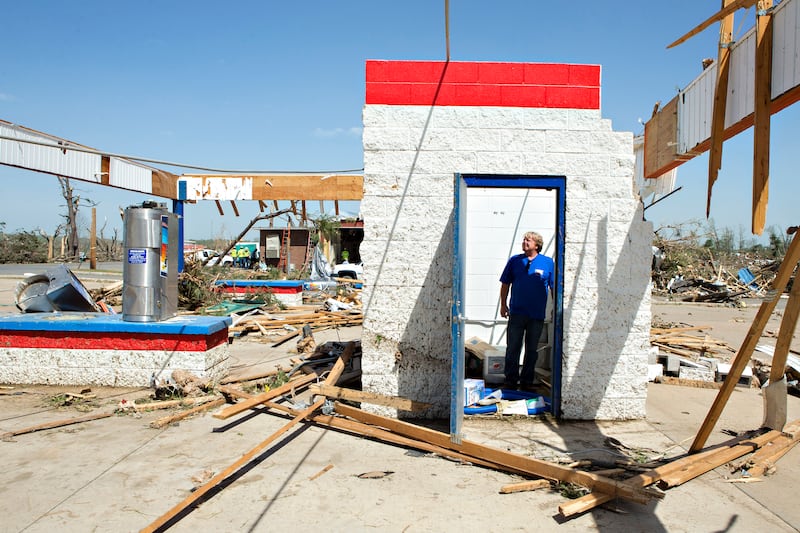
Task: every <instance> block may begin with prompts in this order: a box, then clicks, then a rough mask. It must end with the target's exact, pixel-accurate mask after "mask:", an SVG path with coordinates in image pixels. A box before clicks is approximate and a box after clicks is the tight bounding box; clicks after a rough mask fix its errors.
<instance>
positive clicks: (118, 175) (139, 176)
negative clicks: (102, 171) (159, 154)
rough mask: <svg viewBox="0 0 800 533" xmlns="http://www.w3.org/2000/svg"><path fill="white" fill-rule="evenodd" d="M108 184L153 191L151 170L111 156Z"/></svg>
mask: <svg viewBox="0 0 800 533" xmlns="http://www.w3.org/2000/svg"><path fill="white" fill-rule="evenodd" d="M108 184H109V185H113V186H114V187H121V188H123V189H129V190H132V191H141V192H144V193H148V194H149V193H152V192H153V171H152V169H150V168H147V167H143V166H141V165H137V164H134V163H131V162H130V161H125V160H124V159H119V158H117V157H112V158H111V162H110V164H109V176H108Z"/></svg>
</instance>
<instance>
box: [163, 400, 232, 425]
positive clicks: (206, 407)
mask: <svg viewBox="0 0 800 533" xmlns="http://www.w3.org/2000/svg"><path fill="white" fill-rule="evenodd" d="M224 403H225V398H216V399H214V400H211V401H209V402H206V403H203V404H200V405H198V406H196V407H192V408H191V409H187V410H186V411H183V412H181V413H177V414H174V415H169V416H162V417H161V418H159V419H158V420H153V421H152V422H150V427H151V428H156V429H159V428H163V427H164V426H168V425H169V424H172V423H174V422H178V421H179V420H183V419H184V418H188V417H190V416H192V415H195V414H197V413H202V412H203V411H207V410H209V409H213V408H214V407H219V406H220V405H223V404H224Z"/></svg>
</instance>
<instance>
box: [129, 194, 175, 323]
mask: <svg viewBox="0 0 800 533" xmlns="http://www.w3.org/2000/svg"><path fill="white" fill-rule="evenodd" d="M123 248H124V254H125V255H124V257H123V258H122V285H123V287H122V320H126V321H129V322H158V321H160V320H166V319H168V318H170V317H173V316H175V313H176V312H177V309H178V217H177V215H175V214H174V213H170V212H169V210H167V207H166V204H163V203H162V204H159V203H156V202H144V203H142V205H132V206H130V207H128V208H127V209H125V215H124V233H123Z"/></svg>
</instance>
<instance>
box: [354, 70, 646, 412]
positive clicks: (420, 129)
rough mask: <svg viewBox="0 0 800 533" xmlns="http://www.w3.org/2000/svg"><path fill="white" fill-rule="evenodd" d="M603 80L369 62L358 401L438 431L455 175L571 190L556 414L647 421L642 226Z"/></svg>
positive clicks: (627, 148)
mask: <svg viewBox="0 0 800 533" xmlns="http://www.w3.org/2000/svg"><path fill="white" fill-rule="evenodd" d="M599 80H600V68H599V67H598V66H585V65H544V64H519V63H462V62H455V63H454V62H451V63H449V64H447V65H446V66H445V63H443V62H405V61H369V62H367V96H366V105H365V107H364V112H363V123H364V134H363V144H364V198H363V201H362V204H361V212H362V215H363V217H364V220H365V226H364V241H363V242H362V244H361V250H360V253H361V257H362V259H363V261H364V267H365V269H364V270H365V277H366V278H367V280H368V283H367V286H366V288H365V290H364V294H363V301H364V302H365V304H366V306H367V308H366V315H365V318H364V331H363V336H362V352H363V358H362V371H363V376H362V381H363V385H364V388H365V390H371V391H374V392H380V393H383V394H391V395H400V396H404V397H408V398H411V399H414V400H418V401H423V402H430V403H433V404H434V406H435V407H434V408H433V409H430V410H428V411H426V412H425V413H424V414H422V415H421V416H425V417H446V416H448V413H449V401H450V369H451V354H450V350H451V334H450V331H451V329H450V318H449V317H450V297H451V288H452V272H453V259H454V252H453V197H454V196H453V183H454V174H455V173H463V174H485V175H498V174H517V175H520V174H521V175H554V176H566V181H567V190H566V216H565V226H566V229H565V250H564V289H563V344H562V348H563V350H562V352H563V359H562V362H561V373H562V389H561V398H562V402H561V409H562V414H563V416H564V417H565V418H569V419H630V418H640V417H643V416H644V415H645V399H646V394H647V388H646V384H647V352H648V347H649V332H650V318H651V316H650V288H649V280H650V263H651V258H650V255H651V247H650V246H651V240H652V227H651V224H650V223H649V222H644V221H643V216H642V206H641V202H640V200H639V197H638V195H637V194H636V193H635V191H634V186H633V175H634V170H633V165H634V153H633V137H632V134H631V133H627V132H614V131H612V129H611V124H610V122H609V121H607V120H604V119H602V118H601V115H600V109H599V107H600V106H599V102H600V84H599ZM434 102H435V105H433V104H434ZM515 253H518V252H517V251H516V250H515ZM499 275H500V273H499V272H498V273H497V277H498V278H499ZM498 287H499V282H498ZM379 411H381V410H380V409H379ZM383 412H384V413H385V414H395V412H394V411H390V410H386V409H384V410H383ZM403 415H404V416H405V415H407V413H403ZM412 416H413V415H412Z"/></svg>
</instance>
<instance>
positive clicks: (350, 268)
mask: <svg viewBox="0 0 800 533" xmlns="http://www.w3.org/2000/svg"><path fill="white" fill-rule="evenodd" d="M332 275H333V277H334V278H350V279H364V267H363V266H362V264H361V263H349V262H347V261H344V262H342V263H339V264H338V265H334V267H333V274H332Z"/></svg>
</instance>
